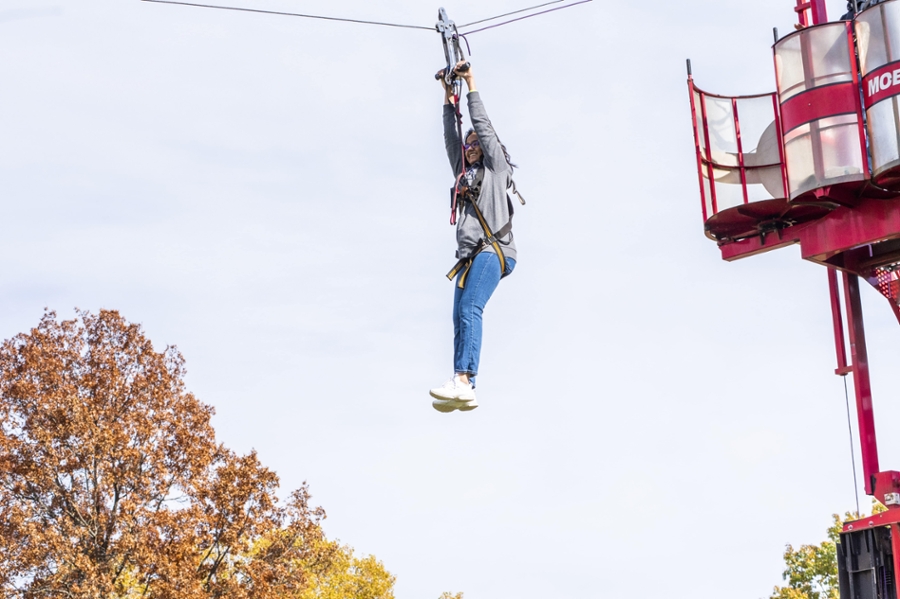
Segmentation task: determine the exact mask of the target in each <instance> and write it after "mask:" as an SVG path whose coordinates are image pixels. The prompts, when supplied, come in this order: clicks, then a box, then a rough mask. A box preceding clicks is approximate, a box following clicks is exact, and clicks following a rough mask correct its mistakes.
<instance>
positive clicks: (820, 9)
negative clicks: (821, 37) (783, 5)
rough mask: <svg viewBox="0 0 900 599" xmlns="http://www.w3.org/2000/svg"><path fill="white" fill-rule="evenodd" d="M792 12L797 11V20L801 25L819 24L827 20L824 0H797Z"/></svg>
mask: <svg viewBox="0 0 900 599" xmlns="http://www.w3.org/2000/svg"><path fill="white" fill-rule="evenodd" d="M794 12H796V13H797V20H798V22H799V23H800V26H801V27H809V26H810V25H821V24H822V23H827V22H828V11H826V10H825V0H797V6H795V7H794Z"/></svg>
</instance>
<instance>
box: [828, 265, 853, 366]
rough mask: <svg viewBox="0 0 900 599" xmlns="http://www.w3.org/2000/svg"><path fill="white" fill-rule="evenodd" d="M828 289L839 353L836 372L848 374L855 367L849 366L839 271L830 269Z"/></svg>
mask: <svg viewBox="0 0 900 599" xmlns="http://www.w3.org/2000/svg"><path fill="white" fill-rule="evenodd" d="M828 291H829V292H830V294H831V318H832V320H833V322H834V351H835V353H836V354H837V368H836V369H835V370H834V373H835V374H838V375H840V376H847V375H848V374H850V373H851V372H853V368H851V367H849V366H847V345H846V343H845V341H844V316H843V313H842V311H841V292H840V288H839V287H838V278H837V271H836V270H835V269H833V268H829V269H828Z"/></svg>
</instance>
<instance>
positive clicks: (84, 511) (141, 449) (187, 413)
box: [0, 310, 393, 599]
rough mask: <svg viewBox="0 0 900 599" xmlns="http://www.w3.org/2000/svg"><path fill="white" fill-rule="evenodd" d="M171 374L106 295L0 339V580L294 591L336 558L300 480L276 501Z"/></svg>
mask: <svg viewBox="0 0 900 599" xmlns="http://www.w3.org/2000/svg"><path fill="white" fill-rule="evenodd" d="M184 375H185V367H184V359H183V358H182V356H181V355H180V354H179V353H178V351H177V349H176V348H174V347H167V348H166V349H164V350H163V351H161V352H157V351H155V350H154V349H153V346H152V344H151V343H150V341H149V340H148V339H147V338H146V336H145V335H144V333H143V331H142V330H141V327H140V326H139V325H136V324H130V323H128V322H126V321H125V320H124V319H123V318H122V317H121V316H120V315H119V314H118V313H117V312H115V311H107V310H104V311H101V312H100V313H99V314H91V313H88V312H78V314H77V317H76V318H75V319H73V320H67V321H58V320H57V318H56V314H55V313H53V312H47V313H45V314H44V317H43V318H42V319H41V321H40V323H39V325H38V326H37V327H36V328H34V329H32V330H31V331H30V332H28V333H23V334H20V335H18V336H16V337H14V338H12V339H10V340H7V341H5V342H4V343H3V344H2V346H0V596H2V597H4V598H6V597H9V598H13V597H21V598H22V599H32V598H39V597H79V598H97V599H100V598H103V599H107V598H114V597H120V598H126V597H128V598H131V597H146V598H154V599H169V598H172V599H174V598H178V599H195V598H196V599H200V598H203V599H208V598H216V597H228V598H229V599H243V598H248V599H249V598H251V597H252V598H253V599H269V598H275V597H278V598H282V597H285V598H290V597H297V598H298V599H299V598H301V597H304V593H306V592H308V591H309V590H310V588H311V587H312V585H313V584H314V583H315V582H316V580H317V579H318V578H319V577H321V576H323V575H324V574H323V572H326V571H328V568H329V567H331V564H333V563H335V561H336V560H337V561H338V562H340V560H344V561H346V560H347V557H346V555H345V554H342V553H341V551H340V548H337V547H335V546H334V544H332V543H329V542H327V540H326V539H325V537H324V535H323V533H322V529H321V527H320V522H321V520H322V519H323V518H324V512H323V511H322V510H321V509H320V508H312V507H310V505H309V498H310V497H309V493H308V490H307V488H306V487H305V486H304V487H303V488H301V489H299V490H297V491H295V492H293V493H291V494H290V496H289V498H288V499H287V500H286V501H284V502H280V501H279V500H278V498H277V496H276V491H277V489H278V477H277V475H276V474H275V473H274V472H272V471H271V470H269V469H267V468H265V467H264V466H263V465H262V464H261V463H260V462H259V460H258V458H257V456H256V454H255V453H250V454H249V455H245V456H240V455H237V454H235V453H234V452H232V451H230V450H228V449H227V448H225V447H223V446H222V445H220V444H218V443H217V442H216V440H215V434H214V431H213V429H212V426H211V425H210V418H211V417H212V415H213V409H212V408H211V407H210V406H208V405H205V404H203V403H201V402H200V401H198V400H197V398H195V397H194V396H193V395H192V394H191V393H190V392H188V391H187V390H186V389H185V386H184V382H183V379H184ZM349 563H350V564H351V566H352V567H353V568H356V569H357V571H361V570H360V568H362V569H365V567H367V566H365V564H362V563H360V564H358V565H354V562H352V561H351V562H349ZM341 567H343V566H341ZM379 567H380V564H379ZM375 570H377V568H376V569H375ZM388 576H389V575H388ZM390 583H391V584H392V583H393V579H392V578H391V579H390ZM388 586H390V585H388ZM323 596H325V595H323ZM390 596H391V595H390V594H382V595H377V596H376V595H373V596H372V597H373V599H376V597H377V599H381V598H382V597H384V598H389V597H390ZM329 597H330V596H329Z"/></svg>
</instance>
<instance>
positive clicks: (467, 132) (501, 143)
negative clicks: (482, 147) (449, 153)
mask: <svg viewBox="0 0 900 599" xmlns="http://www.w3.org/2000/svg"><path fill="white" fill-rule="evenodd" d="M473 133H475V129H472V128H469V130H468V131H466V135H465V137H463V141H462V143H464V144H465V143H466V140H467V139H469V136H470V135H472V134H473ZM475 134H476V135H478V134H477V133H475ZM497 141H500V140H499V139H498V140H497ZM500 148H501V149H502V150H503V157H504V158H506V164H508V165H509V168H510V169H514V168H517V165H515V164H513V161H512V158H510V157H509V152H507V151H506V146H505V145H503V142H502V141H501V142H500ZM466 162H467V163H468V160H466ZM466 166H469V165H468V164H466Z"/></svg>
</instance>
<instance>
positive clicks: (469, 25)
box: [459, 0, 566, 29]
mask: <svg viewBox="0 0 900 599" xmlns="http://www.w3.org/2000/svg"><path fill="white" fill-rule="evenodd" d="M565 1H566V0H553V1H552V2H544V3H543V4H538V5H537V6H532V7H531V8H523V9H521V10H514V11H512V12H508V13H505V14H502V15H497V16H496V17H491V18H490V19H481V20H480V21H472V22H471V23H466V24H465V25H460V26H459V28H460V29H462V28H463V27H471V26H472V25H480V24H481V23H487V22H488V21H495V20H497V19H502V18H503V17H508V16H510V15H517V14H519V13H521V12H528V11H529V10H534V9H536V8H544V7H545V6H550V5H551V4H559V3H560V2H565Z"/></svg>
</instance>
